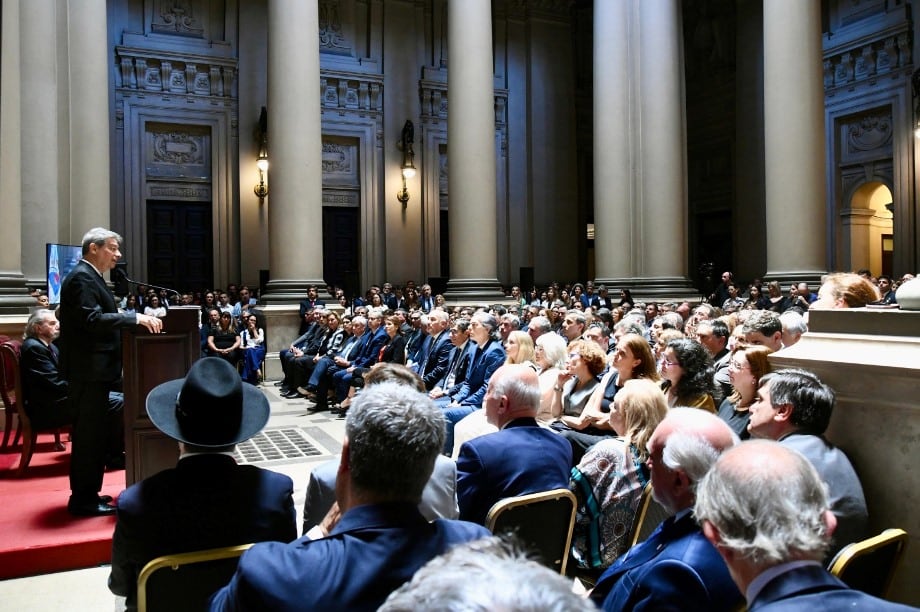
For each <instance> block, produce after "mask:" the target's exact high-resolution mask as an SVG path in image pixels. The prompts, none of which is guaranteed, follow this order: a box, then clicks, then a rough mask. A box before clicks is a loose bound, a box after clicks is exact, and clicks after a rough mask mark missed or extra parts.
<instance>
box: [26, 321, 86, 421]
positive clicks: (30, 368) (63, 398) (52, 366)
mask: <svg viewBox="0 0 920 612" xmlns="http://www.w3.org/2000/svg"><path fill="white" fill-rule="evenodd" d="M57 364H58V359H57V348H56V347H53V346H47V345H46V344H45V343H44V342H42V341H41V340H39V339H38V338H26V339H25V340H23V342H22V348H21V349H20V356H19V371H20V377H21V378H22V395H23V400H24V402H23V405H24V407H25V409H26V414H28V415H29V419H30V420H31V421H32V427H34V428H36V429H45V428H50V427H61V426H63V425H67V424H69V423H70V422H71V420H72V418H73V417H72V414H71V408H70V400H69V399H68V397H67V381H66V380H64V377H63V376H61V375H60V372H58V365H57Z"/></svg>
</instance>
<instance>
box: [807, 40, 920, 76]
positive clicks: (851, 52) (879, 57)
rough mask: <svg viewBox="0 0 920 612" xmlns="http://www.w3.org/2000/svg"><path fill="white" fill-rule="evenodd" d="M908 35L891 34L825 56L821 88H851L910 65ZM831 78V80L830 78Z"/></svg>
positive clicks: (910, 52)
mask: <svg viewBox="0 0 920 612" xmlns="http://www.w3.org/2000/svg"><path fill="white" fill-rule="evenodd" d="M912 44H913V43H912V40H911V36H910V33H909V32H901V33H897V34H891V35H888V36H885V37H883V38H879V39H877V40H874V41H871V42H869V43H865V42H863V43H861V44H860V45H858V46H854V47H852V48H850V49H846V50H841V51H839V52H837V53H833V54H828V55H825V57H824V88H825V89H833V88H836V87H841V86H850V85H851V84H853V83H857V82H860V81H864V80H869V81H872V80H873V79H874V78H876V77H878V76H880V75H883V74H886V73H891V72H895V71H896V70H899V69H904V70H905V71H907V72H909V71H910V69H911V65H912V63H913V56H912V50H911V45H912ZM831 75H833V78H831Z"/></svg>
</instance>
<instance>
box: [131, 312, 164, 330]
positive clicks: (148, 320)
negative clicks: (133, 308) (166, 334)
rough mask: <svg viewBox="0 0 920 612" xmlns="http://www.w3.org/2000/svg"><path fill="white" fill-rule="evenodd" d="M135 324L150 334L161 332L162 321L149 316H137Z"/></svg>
mask: <svg viewBox="0 0 920 612" xmlns="http://www.w3.org/2000/svg"><path fill="white" fill-rule="evenodd" d="M137 324H138V325H143V326H144V327H146V328H147V330H148V331H149V332H150V333H151V334H158V333H160V332H161V331H163V321H161V320H160V319H159V318H157V317H151V316H150V315H145V314H138V315H137Z"/></svg>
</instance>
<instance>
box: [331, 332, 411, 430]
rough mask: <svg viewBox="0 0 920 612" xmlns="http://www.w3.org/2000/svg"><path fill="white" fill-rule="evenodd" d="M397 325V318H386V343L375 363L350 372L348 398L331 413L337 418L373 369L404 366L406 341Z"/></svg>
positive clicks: (342, 414) (347, 406)
mask: <svg viewBox="0 0 920 612" xmlns="http://www.w3.org/2000/svg"><path fill="white" fill-rule="evenodd" d="M399 323H400V321H399V317H397V316H396V315H391V316H389V317H387V319H386V322H385V323H384V324H383V330H384V331H385V332H386V334H387V342H386V344H384V345H383V346H382V347H380V352H379V353H378V354H377V355H378V356H377V361H376V363H374V365H372V366H371V367H369V368H355V369H354V370H353V371H352V376H351V381H350V383H349V385H350V386H349V389H348V397H346V398H345V399H344V400H343V401H342V403H341V404H340V405H339V407H338V409H335V410H333V412H336V413H337V414H338V415H339V416H344V414H345V412H346V411H347V410H348V408H349V407H350V406H351V402H352V400H353V399H354V397H355V394H356V393H357V392H358V389H360V388H362V387H364V376H365V375H366V374H367V373H368V372H369V371H370V370H372V369H373V368H375V367H377V366H379V365H381V364H384V363H394V364H399V365H405V364H406V339H405V338H404V337H403V336H402V334H400V333H399ZM410 371H411V370H410Z"/></svg>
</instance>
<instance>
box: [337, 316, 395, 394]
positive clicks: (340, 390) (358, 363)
mask: <svg viewBox="0 0 920 612" xmlns="http://www.w3.org/2000/svg"><path fill="white" fill-rule="evenodd" d="M389 341H390V337H389V336H388V335H387V332H386V330H385V329H384V328H383V325H381V326H380V327H378V328H377V331H376V332H374V333H373V334H371V336H370V338H369V339H368V341H367V344H366V345H364V348H363V349H362V350H361V352H360V353H359V354H358V356H357V357H355V358H354V359H352V361H351V364H352V365H353V366H355V368H365V369H366V368H370V367H371V366H372V365H374V364H375V363H377V360H378V358H379V357H380V349H382V348H383V347H384V346H385V345H386V344H387V343H388V342H389ZM405 346H406V345H405V344H403V361H402V363H405ZM352 377H353V372H348V371H347V370H339V371H338V372H335V373H334V374H333V375H332V384H333V385H334V387H335V396H336V399H338V401H340V402H341V401H344V400H345V397H346V396H347V395H348V387H349V385H350V384H351V379H352Z"/></svg>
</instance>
